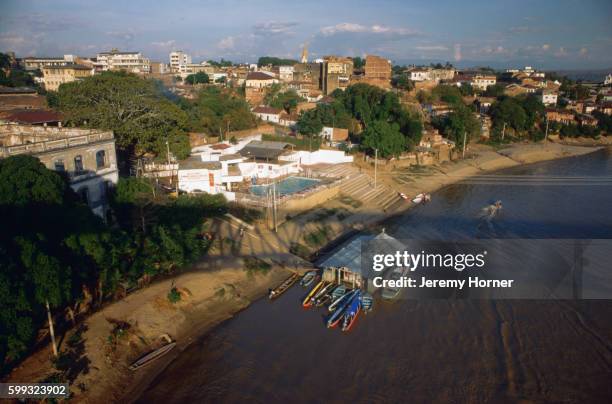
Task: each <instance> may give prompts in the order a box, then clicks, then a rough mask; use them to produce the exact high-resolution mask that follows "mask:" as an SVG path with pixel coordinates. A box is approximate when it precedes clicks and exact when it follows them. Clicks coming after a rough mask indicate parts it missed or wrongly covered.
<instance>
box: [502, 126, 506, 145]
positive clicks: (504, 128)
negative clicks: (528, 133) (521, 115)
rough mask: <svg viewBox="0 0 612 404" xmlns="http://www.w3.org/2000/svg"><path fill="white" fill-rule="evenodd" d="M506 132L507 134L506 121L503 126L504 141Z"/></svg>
mask: <svg viewBox="0 0 612 404" xmlns="http://www.w3.org/2000/svg"><path fill="white" fill-rule="evenodd" d="M505 134H506V122H504V127H503V128H502V141H503V140H504V135H505Z"/></svg>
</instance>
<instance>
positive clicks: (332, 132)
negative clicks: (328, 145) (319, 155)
mask: <svg viewBox="0 0 612 404" xmlns="http://www.w3.org/2000/svg"><path fill="white" fill-rule="evenodd" d="M319 136H321V137H322V138H323V139H325V140H327V141H328V142H332V143H335V142H344V141H345V140H347V139H348V136H349V133H348V129H344V128H331V127H328V126H324V127H323V129H322V130H321V133H320V134H319Z"/></svg>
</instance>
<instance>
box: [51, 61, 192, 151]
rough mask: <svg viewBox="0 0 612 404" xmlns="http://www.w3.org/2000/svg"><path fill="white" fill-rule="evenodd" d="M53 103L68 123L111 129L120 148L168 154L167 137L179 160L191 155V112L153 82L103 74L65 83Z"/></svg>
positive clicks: (117, 73) (126, 76)
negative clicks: (189, 117) (189, 126)
mask: <svg viewBox="0 0 612 404" xmlns="http://www.w3.org/2000/svg"><path fill="white" fill-rule="evenodd" d="M53 101H54V103H55V106H56V107H57V108H58V109H59V110H60V111H62V112H64V114H65V115H66V119H67V124H68V125H75V126H81V127H91V128H99V129H106V130H112V131H114V133H115V138H116V141H117V146H119V148H121V149H124V150H134V151H135V152H136V154H144V153H153V154H155V155H163V156H164V157H166V141H168V142H169V144H170V151H171V152H172V153H174V155H175V156H177V157H178V158H179V159H182V158H185V157H187V156H188V155H189V151H190V148H189V138H188V136H187V132H186V129H187V115H186V114H185V113H184V112H183V111H182V110H181V109H180V108H179V107H178V106H177V105H175V104H174V103H173V102H171V101H170V100H169V99H167V98H166V97H165V96H164V94H163V92H162V90H161V88H160V87H159V86H158V85H157V83H156V82H154V81H152V80H144V79H141V78H139V77H137V76H136V75H133V74H128V73H124V72H103V73H101V74H98V75H95V76H92V77H87V78H86V79H84V80H81V81H74V82H71V83H65V84H62V85H61V86H60V88H59V91H58V93H57V96H56V97H54V98H53Z"/></svg>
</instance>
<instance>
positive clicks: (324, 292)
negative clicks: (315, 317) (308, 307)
mask: <svg viewBox="0 0 612 404" xmlns="http://www.w3.org/2000/svg"><path fill="white" fill-rule="evenodd" d="M335 287H336V284H335V283H331V282H330V283H328V284H327V285H325V286H324V287H322V288H321V290H319V291H318V292H317V294H316V295H314V297H313V298H312V302H313V303H314V305H315V306H317V307H320V306H322V305H323V303H321V302H322V301H324V300H325V301H326V300H328V299H331V296H330V293H331V291H332V290H334V288H335Z"/></svg>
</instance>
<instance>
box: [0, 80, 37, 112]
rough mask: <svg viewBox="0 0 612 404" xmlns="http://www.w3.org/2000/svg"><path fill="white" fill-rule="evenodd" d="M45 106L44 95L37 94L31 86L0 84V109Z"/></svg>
mask: <svg viewBox="0 0 612 404" xmlns="http://www.w3.org/2000/svg"><path fill="white" fill-rule="evenodd" d="M46 107H47V99H46V97H44V96H42V95H40V94H38V92H37V91H36V90H35V89H33V88H30V87H3V86H0V111H3V110H16V109H42V108H46Z"/></svg>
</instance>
